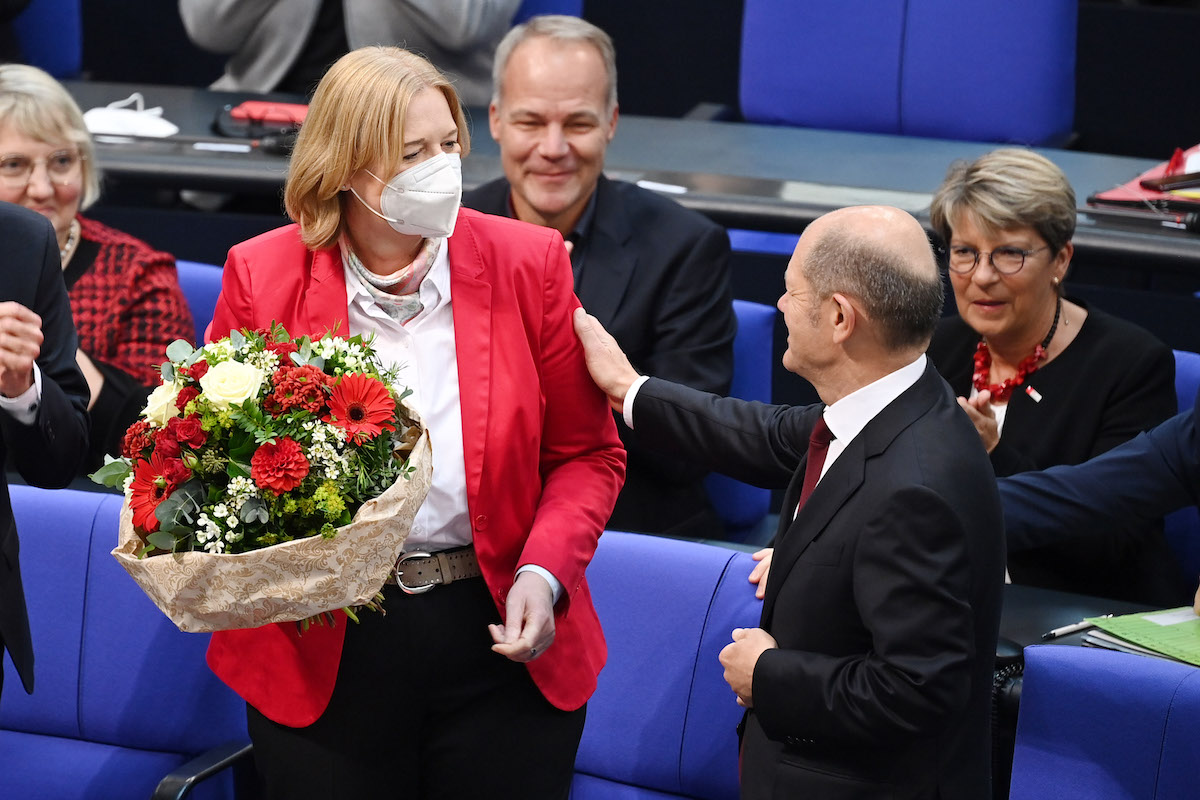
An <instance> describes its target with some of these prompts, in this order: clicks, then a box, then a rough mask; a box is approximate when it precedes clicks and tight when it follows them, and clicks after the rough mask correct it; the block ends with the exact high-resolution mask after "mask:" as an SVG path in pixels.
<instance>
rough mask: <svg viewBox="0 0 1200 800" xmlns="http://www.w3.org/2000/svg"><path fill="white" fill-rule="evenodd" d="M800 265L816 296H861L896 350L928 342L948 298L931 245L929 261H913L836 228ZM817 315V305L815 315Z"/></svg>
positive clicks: (825, 235) (820, 240)
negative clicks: (921, 262)
mask: <svg viewBox="0 0 1200 800" xmlns="http://www.w3.org/2000/svg"><path fill="white" fill-rule="evenodd" d="M801 266H802V269H803V271H804V277H805V279H806V280H807V281H808V285H809V287H810V289H811V290H812V293H813V296H814V297H816V298H818V299H821V300H824V299H826V298H828V297H832V296H833V294H834V292H842V293H844V294H847V295H850V296H851V297H855V298H857V299H858V300H859V301H860V302H861V303H862V304H863V308H864V310H865V311H866V313H867V316H868V317H870V318H871V319H872V320H874V321H875V323H876V324H878V325H879V326H880V328H881V329H882V331H883V332H884V335H885V339H886V341H887V343H888V344H889V345H890V347H891V349H892V350H893V351H900V350H907V349H909V348H912V347H917V346H919V347H922V348H924V347H927V346H928V345H929V341H930V339H931V338H932V337H933V331H934V328H936V327H937V324H938V320H939V319H941V316H942V303H943V301H944V300H945V289H944V287H943V285H942V278H941V275H940V274H939V273H938V270H937V267H936V261H935V259H934V255H933V248H932V246H931V247H930V248H929V260H928V263H926V264H911V263H908V261H907V259H906V258H905V257H904V256H903V255H901V254H900V253H897V252H889V251H888V250H887V249H885V248H883V247H880V246H879V245H878V244H875V243H873V242H868V241H865V240H863V239H862V238H860V237H857V236H853V235H849V234H846V233H844V232H842V231H838V230H832V231H829V232H827V233H824V234H823V235H822V236H821V238H820V239H818V240H817V241H816V243H815V244H814V245H813V246H812V247H811V248H810V249H809V251H808V254H807V256H806V257H805V259H804V262H803V264H802V265H801ZM818 313H819V311H818V310H817V308H816V306H815V304H814V306H813V316H814V317H815V316H816V315H817V314H818Z"/></svg>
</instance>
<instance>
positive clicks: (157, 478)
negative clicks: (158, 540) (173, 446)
mask: <svg viewBox="0 0 1200 800" xmlns="http://www.w3.org/2000/svg"><path fill="white" fill-rule="evenodd" d="M191 474H192V473H191V470H189V469H188V468H187V467H185V466H183V463H182V462H180V461H179V460H178V459H171V458H167V457H166V456H164V455H163V454H162V453H160V452H157V451H155V452H154V453H151V454H150V459H149V460H148V461H139V462H138V463H137V465H136V466H135V467H134V470H133V483H131V484H130V487H129V488H130V496H129V507H130V509H131V510H132V511H133V524H134V526H135V527H137V528H140V529H141V530H143V531H145V532H146V533H154V532H155V531H156V530H158V517H156V516H154V510H155V509H156V508H158V504H159V503H161V502H162V501H163V500H165V499H167V498H168V497H170V496H171V493H172V492H174V491H175V490H176V489H178V488H179V486H180V484H182V483H183V482H184V481H186V480H187V479H188V478H189V477H191Z"/></svg>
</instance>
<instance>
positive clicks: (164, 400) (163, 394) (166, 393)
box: [142, 382, 179, 428]
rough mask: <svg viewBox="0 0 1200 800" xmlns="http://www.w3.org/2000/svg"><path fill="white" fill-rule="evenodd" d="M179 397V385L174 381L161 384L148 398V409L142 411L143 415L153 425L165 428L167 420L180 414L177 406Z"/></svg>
mask: <svg viewBox="0 0 1200 800" xmlns="http://www.w3.org/2000/svg"><path fill="white" fill-rule="evenodd" d="M177 397H179V387H178V386H176V385H175V384H174V382H172V383H163V384H160V385H159V386H158V388H156V389H155V390H154V391H153V392H151V393H150V397H148V398H147V399H146V410H145V411H143V412H142V416H144V417H145V418H146V419H147V420H148V421H149V422H150V424H151V425H156V426H158V427H159V428H165V427H166V425H167V420H169V419H170V418H171V417H178V416H179V409H178V408H176V407H175V398H177Z"/></svg>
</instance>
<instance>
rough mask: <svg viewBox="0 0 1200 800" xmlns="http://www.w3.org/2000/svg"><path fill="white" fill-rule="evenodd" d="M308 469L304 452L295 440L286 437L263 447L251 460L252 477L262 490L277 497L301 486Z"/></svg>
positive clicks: (256, 451) (255, 452)
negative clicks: (266, 490) (268, 491)
mask: <svg viewBox="0 0 1200 800" xmlns="http://www.w3.org/2000/svg"><path fill="white" fill-rule="evenodd" d="M308 469H309V467H308V459H307V458H305V457H304V451H303V450H301V449H300V445H299V444H297V443H296V440H295V439H289V438H287V437H286V436H285V437H284V438H282V439H280V440H279V441H278V442H276V443H274V444H272V443H271V442H267V443H266V444H264V445H261V446H260V447H259V448H258V449H257V450H255V451H254V455H253V456H251V458H250V477H251V478H252V479H253V480H254V482H255V483H256V484H257V485H258V486H259V487H260V488H262V489H269V490H270V491H272V492H274V493H275V494H277V495H279V494H283V493H284V492H289V491H291V490H292V489H295V488H296V487H297V486H299V485H300V482H301V481H303V480H304V478H305V476H306V475H308Z"/></svg>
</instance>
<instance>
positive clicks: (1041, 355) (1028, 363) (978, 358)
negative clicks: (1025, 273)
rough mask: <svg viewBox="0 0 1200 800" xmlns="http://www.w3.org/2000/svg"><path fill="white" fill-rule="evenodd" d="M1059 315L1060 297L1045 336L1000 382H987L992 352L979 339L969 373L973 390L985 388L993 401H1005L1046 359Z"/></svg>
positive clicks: (983, 341)
mask: <svg viewBox="0 0 1200 800" xmlns="http://www.w3.org/2000/svg"><path fill="white" fill-rule="evenodd" d="M1061 315H1062V297H1059V298H1058V304H1057V305H1056V306H1055V307H1054V321H1053V322H1051V323H1050V330H1049V332H1047V333H1046V338H1045V339H1042V343H1041V344H1039V345H1038V346H1037V347H1035V348H1034V349H1033V353H1032V354H1031V355H1028V356H1026V357H1025V358H1023V359H1021V363H1020V364H1018V365H1017V374H1016V375H1013V376H1012V377H1011V378H1006V379H1005V380H1004V381H1003V382H1001V383H988V378H990V377H991V372H992V353H991V351H990V350H988V346H987V340H986V339H980V340H979V344H977V345H976V346H975V372H974V373H973V374H972V375H971V385H972V386H974V387H975V391H977V392H982V391H983V390H984V389H986V390H988V391H989V392H991V393H992V402H993V403H1007V402H1008V398H1010V397H1011V396H1012V392H1013V389H1015V388H1017V387H1018V386H1020V385H1021V384H1023V383H1025V378H1027V377H1029V376H1030V375H1032V374H1033V373H1034V372H1037V368H1038V366H1039V365H1040V364H1041V362H1042V361H1044V360H1045V359H1046V348H1047V347H1049V346H1050V340H1051V339H1053V338H1054V332H1055V331H1056V330H1058V318H1059V317H1060V316H1061Z"/></svg>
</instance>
